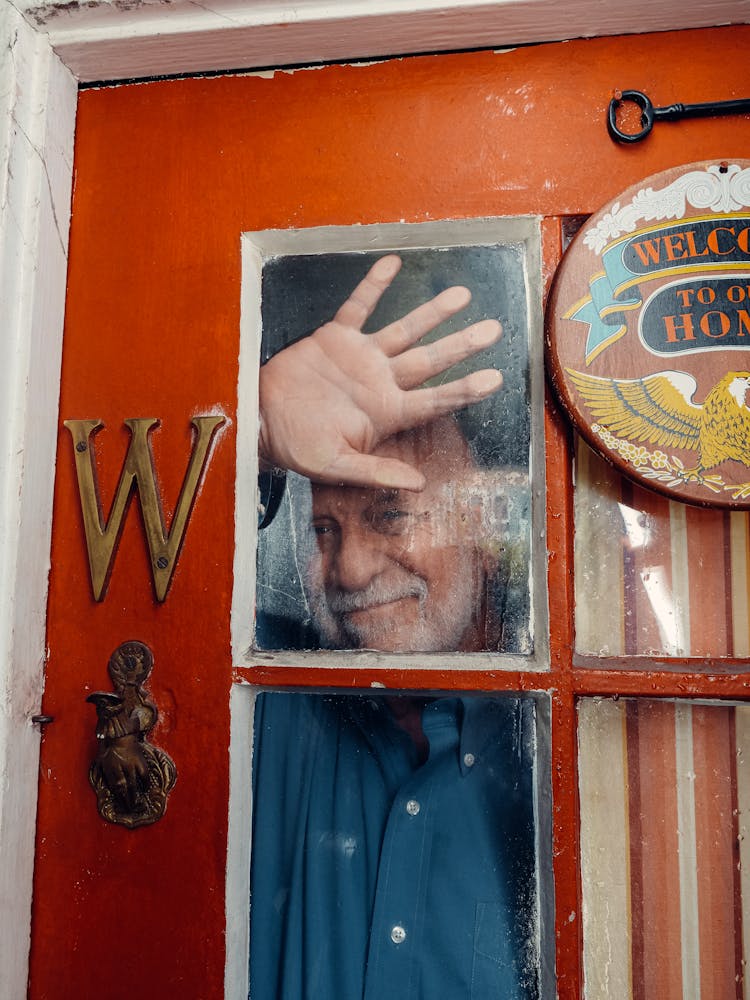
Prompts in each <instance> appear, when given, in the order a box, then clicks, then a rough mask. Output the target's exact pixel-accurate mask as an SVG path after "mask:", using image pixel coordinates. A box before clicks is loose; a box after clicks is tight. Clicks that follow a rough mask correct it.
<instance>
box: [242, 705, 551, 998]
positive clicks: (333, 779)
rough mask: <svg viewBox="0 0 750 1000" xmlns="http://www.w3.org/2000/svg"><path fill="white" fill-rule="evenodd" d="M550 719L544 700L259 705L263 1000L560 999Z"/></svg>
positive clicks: (256, 767) (254, 977) (257, 914)
mask: <svg viewBox="0 0 750 1000" xmlns="http://www.w3.org/2000/svg"><path fill="white" fill-rule="evenodd" d="M540 704H541V703H540ZM540 715H545V713H544V712H541V713H540V705H538V704H537V702H536V700H535V699H534V698H533V697H530V696H527V697H524V698H514V697H509V696H498V697H491V698H490V697H478V698H477V697H440V698H434V697H432V698H430V697H421V696H417V695H411V694H410V695H396V696H379V697H375V696H371V695H369V694H368V695H322V694H292V693H285V694H277V693H263V694H261V695H259V697H258V699H257V707H256V712H255V743H254V751H253V784H254V806H253V853H252V872H251V933H250V942H251V943H250V953H251V958H250V995H251V996H252V998H253V1000H301V998H303V997H309V998H313V997H315V998H318V997H331V998H342V1000H343V998H349V997H363V996H366V997H368V998H372V1000H380V998H383V1000H385V998H388V1000H390V998H392V997H399V998H403V1000H410V998H413V1000H434V998H436V997H451V998H466V1000H469V998H474V1000H479V998H482V1000H485V998H488V997H503V998H504V1000H520V998H535V997H539V996H549V995H554V987H553V984H552V983H549V984H548V983H542V981H541V978H542V972H541V961H540V950H541V948H540V940H543V941H544V946H543V947H544V950H545V951H548V950H549V949H548V947H547V945H550V946H551V944H552V942H551V941H546V940H545V938H546V937H547V935H546V934H544V932H543V928H544V927H547V926H550V927H551V921H550V920H549V914H548V912H547V911H548V910H549V909H550V908H551V896H552V894H551V884H550V878H549V866H550V847H549V844H550V840H549V816H548V810H547V809H546V805H545V806H542V805H540V803H541V802H544V803H548V802H549V798H548V795H547V794H545V793H542V794H541V795H540V794H539V790H538V789H537V787H536V784H535V783H536V781H537V780H538V775H539V774H540V773H541V774H543V775H544V777H543V779H542V781H543V784H544V786H545V787H548V784H549V778H548V764H547V760H548V757H547V752H546V749H545V748H546V746H547V728H546V724H545V725H544V726H543V727H542V728H543V730H544V731H543V732H538V718H539V717H540ZM537 842H540V843H542V844H543V845H544V846H543V849H542V851H541V852H538V849H537V846H536V845H537ZM538 853H541V854H542V855H543V857H542V858H541V860H540V859H539V858H538ZM540 882H541V883H542V885H543V886H544V888H545V890H546V903H545V906H546V909H545V906H542V905H541V904H540V898H539V884H540ZM544 965H545V969H551V968H553V965H554V963H553V962H549V961H548V962H545V963H544ZM548 988H551V989H552V993H551V994H550V993H549V992H548Z"/></svg>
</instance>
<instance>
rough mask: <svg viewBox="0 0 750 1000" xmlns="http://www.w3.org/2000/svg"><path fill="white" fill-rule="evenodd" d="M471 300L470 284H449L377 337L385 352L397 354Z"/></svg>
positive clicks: (391, 354) (389, 355)
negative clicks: (453, 285)
mask: <svg viewBox="0 0 750 1000" xmlns="http://www.w3.org/2000/svg"><path fill="white" fill-rule="evenodd" d="M470 301H471V292H470V291H469V289H468V288H463V287H462V286H460V285H456V286H455V287H453V288H446V289H445V291H444V292H440V294H439V295H436V296H435V298H434V299H430V301H429V302H425V303H423V304H422V305H421V306H417V308H416V309H413V310H412V311H411V312H410V313H407V314H406V316H403V317H402V318H401V319H399V320H396V322H395V323H390V324H389V325H388V326H384V327H383V329H382V330H379V331H378V332H377V333H375V334H373V337H374V339H375V340H376V342H377V344H378V347H380V349H381V350H382V351H383V353H384V354H386V355H387V356H388V357H389V358H392V357H395V355H397V354H400V353H401V352H402V351H405V350H406V348H407V347H411V345H412V344H414V343H416V341H418V340H419V339H420V338H421V337H424V335H425V334H426V333H429V332H430V330H434V329H435V327H436V326H438V325H439V324H440V323H443V322H444V321H445V320H446V319H450V317H451V316H454V315H455V314H456V313H457V312H460V311H461V310H462V309H465V308H466V306H467V305H468V304H469V302H470Z"/></svg>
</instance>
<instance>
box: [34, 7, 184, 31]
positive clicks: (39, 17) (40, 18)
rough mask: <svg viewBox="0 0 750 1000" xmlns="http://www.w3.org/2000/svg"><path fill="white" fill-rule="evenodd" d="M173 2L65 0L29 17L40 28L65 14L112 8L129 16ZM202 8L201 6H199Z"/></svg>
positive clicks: (40, 8) (37, 11) (36, 9)
mask: <svg viewBox="0 0 750 1000" xmlns="http://www.w3.org/2000/svg"><path fill="white" fill-rule="evenodd" d="M172 2H173V0H63V2H59V3H42V4H39V6H38V7H30V8H29V10H28V12H27V13H28V16H29V17H30V18H31V19H32V20H33V21H34V22H35V23H36V24H38V25H39V26H40V27H41V26H44V25H47V24H49V23H50V22H52V21H54V20H55V19H56V18H58V17H60V16H61V15H65V14H77V13H78V12H79V11H81V10H93V9H96V8H112V9H114V10H117V11H120V13H123V14H127V13H130V11H133V10H139V9H141V8H142V7H155V6H159V7H163V6H168V5H170V4H171V3H172ZM198 6H200V5H198Z"/></svg>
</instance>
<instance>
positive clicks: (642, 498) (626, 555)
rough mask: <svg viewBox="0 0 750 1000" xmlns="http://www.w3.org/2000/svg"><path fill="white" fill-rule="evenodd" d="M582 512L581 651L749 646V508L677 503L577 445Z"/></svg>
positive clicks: (682, 651) (661, 652)
mask: <svg viewBox="0 0 750 1000" xmlns="http://www.w3.org/2000/svg"><path fill="white" fill-rule="evenodd" d="M575 519H576V541H575V545H576V547H575V579H576V649H577V652H579V653H581V654H584V655H589V656H596V657H617V656H628V657H634V658H636V657H651V656H671V657H689V656H693V657H701V658H706V657H710V658H712V659H714V658H718V657H746V656H747V655H748V653H750V624H749V623H750V617H749V610H750V601H749V599H748V593H749V591H748V579H749V578H750V576H749V571H750V530H749V528H748V514H747V513H746V512H744V511H733V512H730V511H728V510H709V509H702V508H699V507H693V506H688V505H686V504H683V503H680V502H678V501H672V500H669V499H667V498H666V497H664V496H661V495H660V494H658V493H655V492H652V491H650V490H647V489H644V488H643V487H640V486H637V485H635V484H633V483H631V482H629V480H627V479H624V478H623V477H622V476H620V475H619V474H618V473H617V472H615V471H614V470H613V469H612V468H611V467H610V466H609V465H607V464H606V463H605V462H604V461H603V460H602V459H600V458H598V457H597V456H596V455H594V453H593V452H592V451H591V450H590V449H589V448H588V447H587V446H586V445H584V444H583V443H582V442H579V444H578V453H577V462H576V492H575ZM618 665H622V664H617V663H610V664H608V666H610V667H617V666H618Z"/></svg>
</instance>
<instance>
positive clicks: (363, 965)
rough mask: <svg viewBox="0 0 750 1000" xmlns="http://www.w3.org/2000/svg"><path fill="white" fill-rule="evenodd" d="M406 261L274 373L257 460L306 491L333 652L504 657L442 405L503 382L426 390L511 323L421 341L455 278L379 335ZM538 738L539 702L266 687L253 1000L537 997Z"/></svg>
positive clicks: (470, 470) (312, 576)
mask: <svg viewBox="0 0 750 1000" xmlns="http://www.w3.org/2000/svg"><path fill="white" fill-rule="evenodd" d="M398 266H399V262H398V259H397V258H394V257H387V258H384V259H382V260H380V261H379V262H378V263H377V264H376V265H375V266H374V267H373V268H372V269H371V271H370V272H369V274H368V276H367V277H366V278H365V280H364V281H363V282H362V283H361V284H360V285H359V286H358V288H357V289H356V290H355V292H354V293H353V295H352V296H351V297H350V298H349V299H348V300H347V302H346V303H345V304H344V306H342V308H341V309H340V310H339V312H338V313H337V315H336V317H335V319H334V321H333V322H332V323H331V324H327V325H326V326H325V327H323V328H321V329H320V330H318V331H316V333H315V334H314V335H313V336H312V337H309V338H306V339H305V340H303V341H300V342H298V343H297V344H295V345H294V346H293V347H290V348H288V349H287V350H285V351H282V352H281V354H280V355H277V356H276V357H275V358H274V359H272V360H271V361H270V362H269V363H268V364H267V365H266V366H265V368H264V371H263V373H262V376H261V394H260V399H261V435H260V452H261V460H262V464H264V465H266V466H283V467H284V468H293V469H295V470H296V471H298V472H302V473H303V474H304V475H307V476H309V477H310V479H311V480H312V484H313V485H312V512H311V520H312V530H313V532H314V535H315V539H316V543H317V544H316V546H315V550H314V552H313V555H312V557H311V559H310V561H309V565H308V567H307V570H306V573H305V576H306V581H305V586H306V589H307V592H308V596H309V600H310V603H311V608H312V615H313V620H314V623H315V626H316V628H317V630H318V632H319V634H320V637H321V639H322V641H323V642H324V644H325V645H326V646H328V647H329V648H339V649H356V648H370V649H378V650H384V651H390V652H398V653H408V652H413V651H432V652H438V651H474V650H478V649H487V648H497V642H498V640H497V635H498V631H499V624H498V622H497V621H496V616H495V614H494V609H493V602H492V601H491V600H490V599H489V594H488V581H489V579H490V578H491V577H492V574H493V570H494V559H493V557H492V550H491V548H488V547H487V545H486V544H485V543H486V541H487V540H486V538H484V534H483V531H482V524H483V513H484V511H483V509H482V505H481V503H480V504H478V505H474V504H472V502H471V500H472V496H476V492H475V490H474V489H473V485H474V484H475V483H476V479H477V472H478V470H477V468H476V465H475V463H474V460H473V458H472V455H471V452H470V450H469V447H468V445H467V442H466V440H465V438H464V437H463V435H462V433H461V431H460V430H459V428H458V426H457V425H456V423H455V421H454V420H453V418H452V417H451V416H449V415H448V414H449V413H450V412H451V411H452V410H454V409H455V408H457V407H460V406H465V405H467V404H468V403H470V402H472V401H475V400H476V399H479V398H482V397H484V396H486V395H488V394H490V393H492V392H494V391H495V390H496V389H497V388H499V386H500V384H501V379H500V376H499V374H498V373H497V372H494V371H484V372H477V373H475V374H473V375H469V376H466V377H464V378H463V379H461V380H459V381H457V382H453V383H448V384H447V385H443V386H440V387H436V388H430V389H423V388H420V386H421V384H422V383H423V382H424V380H425V379H426V378H429V377H431V376H432V375H435V374H437V373H439V372H441V371H443V370H444V369H445V368H446V367H448V366H450V365H452V364H454V363H455V362H456V361H457V360H459V359H462V358H466V357H468V356H470V355H472V354H473V353H475V352H476V351H478V350H481V349H482V348H483V347H484V346H487V345H488V344H490V343H492V342H494V340H496V339H497V337H498V336H499V335H500V329H499V324H497V323H495V322H494V321H485V322H483V323H480V324H477V325H475V326H473V327H470V328H468V329H466V330H463V331H461V332H460V333H458V334H454V335H452V336H451V337H448V338H445V339H444V340H443V341H440V342H438V343H436V344H434V345H432V346H431V347H422V346H418V347H414V346H413V345H414V344H415V343H416V341H418V340H419V339H420V338H421V337H422V336H423V335H424V334H425V333H426V332H427V331H428V330H429V329H431V328H432V327H434V326H435V325H436V324H437V323H439V322H441V321H442V319H444V318H446V316H448V315H451V314H452V313H453V312H456V311H457V310H458V309H460V308H463V306H464V305H465V304H466V302H467V301H468V292H467V291H466V290H465V289H456V288H454V289H449V290H447V291H446V292H443V293H441V295H439V296H437V297H436V298H435V299H433V300H432V301H431V302H429V303H427V304H426V305H424V306H422V307H420V308H419V309H417V310H415V311H414V312H413V313H411V314H409V315H408V316H406V317H405V318H404V319H403V320H401V321H399V322H398V323H395V324H391V325H390V326H388V327H386V328H385V329H384V330H381V331H379V332H378V333H376V334H373V335H370V336H368V337H365V336H364V335H363V334H361V332H360V327H361V326H362V323H363V322H364V320H365V318H366V316H368V315H369V313H370V312H371V311H372V309H373V308H374V305H375V303H376V302H377V300H378V298H379V297H380V295H381V294H382V292H383V291H384V290H385V288H387V287H388V285H389V284H390V282H391V281H392V280H393V278H394V277H395V274H396V273H397V271H398ZM311 398H313V399H315V403H314V405H311V403H310V399H311ZM282 400H283V402H282ZM535 726H536V716H535V704H534V701H533V700H532V699H529V698H515V697H494V698H488V697H479V698H476V697H435V696H421V695H413V694H409V695H395V696H394V695H391V696H385V697H383V696H381V697H375V696H373V695H372V694H367V695H346V696H342V695H338V696H335V695H330V696H328V695H317V694H292V693H286V694H274V693H265V694H262V695H260V696H259V698H258V703H257V708H256V714H255V746H254V763H253V772H254V773H253V781H254V791H255V796H254V819H253V826H254V829H253V865H252V880H251V893H252V897H251V955H250V997H251V998H252V1000H313V998H314V1000H323V998H324V1000H393V998H399V1000H402V998H403V1000H436V998H446V1000H463V998H466V1000H476V998H479V997H482V998H489V997H498V998H499V997H502V998H504V1000H520V998H524V1000H529V998H532V997H536V996H538V981H539V976H538V967H539V960H538V947H537V944H536V943H535V942H536V940H537V936H538V932H537V928H538V900H537V898H536V888H535V885H536V881H535V880H536V874H535V873H536V861H535V844H534V836H535V834H534V820H533V815H534V808H533V801H534V785H533V777H532V776H533V764H534V750H535V734H536V729H535Z"/></svg>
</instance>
